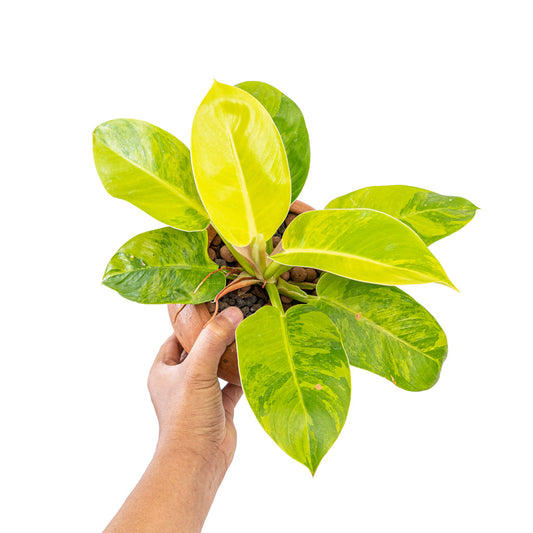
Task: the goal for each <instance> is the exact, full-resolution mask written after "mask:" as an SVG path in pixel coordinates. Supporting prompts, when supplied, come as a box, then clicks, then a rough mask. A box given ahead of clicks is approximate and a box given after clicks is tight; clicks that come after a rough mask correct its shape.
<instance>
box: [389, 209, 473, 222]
mask: <svg viewBox="0 0 533 533" xmlns="http://www.w3.org/2000/svg"><path fill="white" fill-rule="evenodd" d="M451 210H452V209H451V208H450V207H434V208H431V209H422V210H418V211H412V212H410V213H407V214H402V215H399V216H398V219H399V220H403V219H405V218H409V217H410V216H413V215H420V214H423V213H430V212H432V211H451ZM464 210H465V209H461V211H464ZM470 210H471V209H469V211H470Z"/></svg>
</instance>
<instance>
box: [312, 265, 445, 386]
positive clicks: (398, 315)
mask: <svg viewBox="0 0 533 533" xmlns="http://www.w3.org/2000/svg"><path fill="white" fill-rule="evenodd" d="M316 290H317V295H318V297H317V298H315V299H313V300H312V302H311V304H312V305H313V306H315V307H317V308H318V309H320V310H321V311H323V312H324V313H326V314H327V315H328V316H329V318H331V320H332V321H333V322H334V323H335V325H336V326H337V328H338V330H339V332H340V334H341V337H342V344H343V346H344V349H345V350H346V353H347V355H348V359H349V360H350V363H351V364H352V365H354V366H357V367H359V368H364V369H365V370H369V371H370V372H374V373H375V374H378V375H380V376H383V377H384V378H386V379H388V380H390V381H392V382H393V383H394V384H395V385H398V387H401V388H403V389H406V390H411V391H421V390H426V389H429V388H430V387H432V386H433V385H434V384H435V383H436V382H437V380H438V379H439V375H440V370H441V367H442V363H443V362H444V359H445V358H446V354H447V353H448V344H447V342H446V335H445V334H444V331H443V330H442V328H441V327H440V326H439V324H438V322H437V321H436V320H435V318H433V316H431V314H430V313H429V312H428V311H427V310H426V309H424V307H422V306H421V305H420V304H419V303H418V302H416V301H415V300H414V299H413V298H411V296H409V295H408V294H406V293H405V292H404V291H402V290H400V289H398V288H397V287H386V286H383V285H373V284H370V283H361V282H359V281H354V280H350V279H346V278H341V277H339V276H334V275H333V274H324V275H322V276H321V277H320V281H319V282H318V285H317V289H316Z"/></svg>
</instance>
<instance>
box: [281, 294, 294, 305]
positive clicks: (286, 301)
mask: <svg viewBox="0 0 533 533" xmlns="http://www.w3.org/2000/svg"><path fill="white" fill-rule="evenodd" d="M280 298H281V301H282V302H283V303H284V304H290V303H291V302H292V298H291V297H290V296H285V295H284V294H282V295H281V296H280Z"/></svg>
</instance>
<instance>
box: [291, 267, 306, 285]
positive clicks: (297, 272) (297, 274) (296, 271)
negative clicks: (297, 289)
mask: <svg viewBox="0 0 533 533" xmlns="http://www.w3.org/2000/svg"><path fill="white" fill-rule="evenodd" d="M306 278H307V272H306V271H305V268H302V267H294V268H293V269H292V270H291V279H292V281H296V283H300V282H302V281H305V280H306Z"/></svg>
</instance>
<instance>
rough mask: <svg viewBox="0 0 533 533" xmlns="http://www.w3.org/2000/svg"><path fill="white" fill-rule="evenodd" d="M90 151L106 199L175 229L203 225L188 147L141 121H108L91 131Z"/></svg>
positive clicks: (204, 219)
mask: <svg viewBox="0 0 533 533" xmlns="http://www.w3.org/2000/svg"><path fill="white" fill-rule="evenodd" d="M93 153H94V162H95V165H96V170H97V171H98V175H99V176H100V179H101V180H102V184H103V185H104V187H105V188H106V190H107V192H108V193H109V194H110V195H111V196H114V197H116V198H121V199H122V200H127V201H128V202H130V203H132V204H133V205H135V206H137V207H138V208H140V209H142V210H143V211H145V212H146V213H148V214H149V215H151V216H153V217H154V218H156V219H157V220H160V221H161V222H163V223H165V224H168V225H169V226H173V227H175V228H179V229H182V230H185V231H198V230H203V229H205V228H206V227H207V226H208V224H209V219H208V217H207V213H206V212H205V209H204V207H203V205H202V202H201V200H200V197H199V196H198V191H197V190H196V185H195V183H194V177H193V174H192V168H191V156H190V153H189V149H188V148H187V147H186V146H185V145H184V144H183V143H182V142H180V141H179V140H178V139H176V137H174V136H173V135H171V134H170V133H167V132H166V131H164V130H162V129H161V128H158V127H156V126H153V125H152V124H148V123H147V122H143V121H142V120H126V119H117V120H110V121H109V122H104V123H103V124H100V126H98V127H97V128H96V129H95V130H94V133H93Z"/></svg>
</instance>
